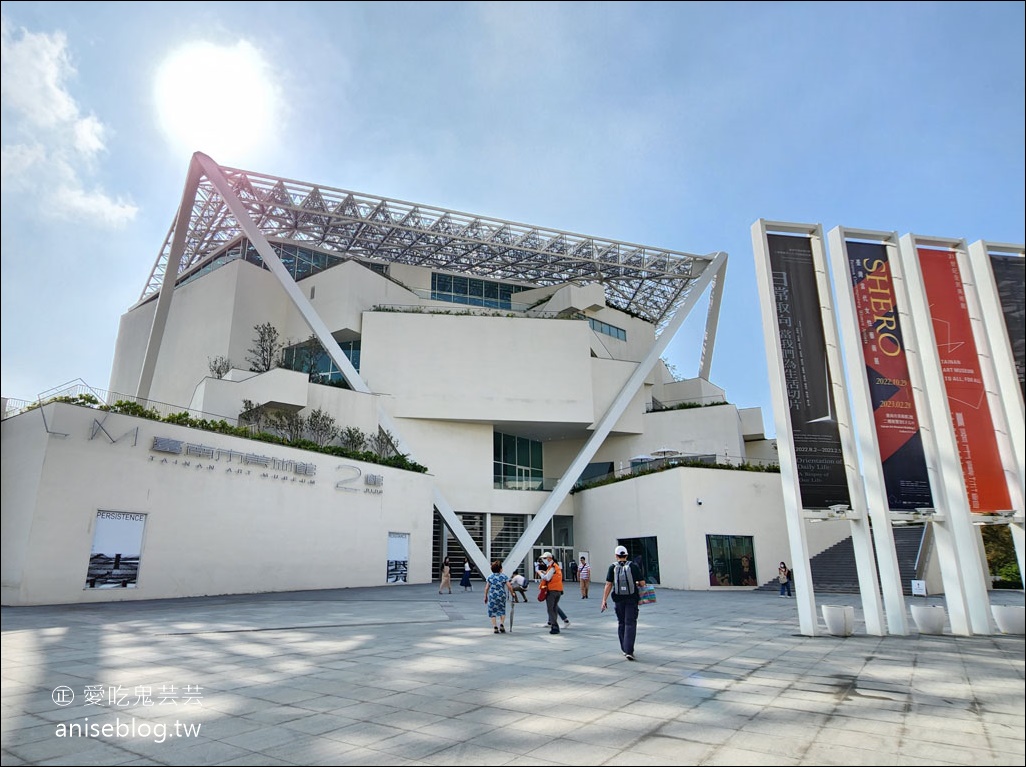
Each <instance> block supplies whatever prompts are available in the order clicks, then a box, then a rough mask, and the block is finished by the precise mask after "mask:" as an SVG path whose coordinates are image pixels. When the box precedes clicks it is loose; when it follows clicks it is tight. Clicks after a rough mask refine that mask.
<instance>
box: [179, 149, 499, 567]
mask: <svg viewBox="0 0 1026 767" xmlns="http://www.w3.org/2000/svg"><path fill="white" fill-rule="evenodd" d="M193 158H194V161H195V162H196V163H198V165H199V167H200V168H202V170H203V171H204V173H205V174H206V176H207V178H208V179H209V181H210V183H211V184H213V186H214V188H215V189H217V191H218V192H219V193H220V195H221V197H222V198H223V199H224V201H225V204H226V205H228V208H229V209H230V210H231V212H232V215H234V216H235V218H236V219H237V220H238V222H239V226H240V227H241V229H242V231H243V232H244V233H245V235H246V236H247V237H248V238H249V240H250V242H251V243H252V244H253V247H254V248H256V251H257V253H259V254H260V257H261V258H262V259H263V260H264V263H265V264H267V266H268V268H269V269H270V270H271V273H272V274H273V275H274V276H275V277H277V278H278V282H279V283H281V286H282V287H283V288H284V289H285V292H286V294H287V295H288V296H289V298H290V299H291V300H292V303H293V304H294V305H295V307H296V308H297V309H298V310H299V312H300V314H301V315H302V316H303V319H305V320H306V322H307V324H308V325H309V326H310V329H311V330H312V331H313V332H314V335H316V336H317V340H318V341H320V343H321V346H323V347H324V349H325V351H326V352H327V353H328V355H329V356H330V357H331V359H332V361H333V362H334V363H335V364H336V365H337V366H338V368H339V371H340V372H341V373H342V375H343V376H344V377H345V379H346V382H347V383H348V384H349V385H350V386H351V387H352V388H353V390H354V391H358V392H363V393H365V394H372V393H373V392H372V391H371V390H370V387H369V386H367V384H366V382H365V381H364V380H363V379H362V378H361V377H360V374H359V373H358V372H356V368H355V367H353V364H352V363H351V362H350V361H349V358H348V357H347V356H346V355H345V353H344V352H343V351H342V348H341V347H340V346H339V345H338V343H337V342H336V341H335V339H334V338H333V337H332V335H331V332H330V331H329V330H328V327H327V325H325V324H324V321H323V320H322V319H321V317H320V315H319V314H317V310H316V309H315V308H314V307H313V304H311V303H310V301H309V300H308V299H307V297H306V295H304V293H303V291H301V290H300V289H299V287H298V286H297V285H296V281H295V280H294V279H292V275H291V274H289V272H288V270H287V269H286V268H285V265H284V264H282V262H281V259H280V258H278V255H277V253H275V252H274V248H272V247H271V244H270V243H269V242H268V241H267V239H266V238H265V237H264V235H263V234H262V233H261V231H260V228H259V227H258V226H257V224H256V222H255V221H253V219H252V218H250V216H249V213H248V212H247V211H246V208H245V206H244V205H243V204H242V202H241V201H240V200H239V198H238V197H237V196H236V195H235V192H234V191H233V190H232V188H231V184H230V183H229V182H228V179H227V178H225V176H224V174H223V173H222V172H221V169H220V168H219V167H218V165H217V164H216V163H215V162H214V161H213V160H211V159H210V158H209V157H207V156H206V155H205V154H202V153H200V152H197V153H196V154H195V155H193ZM176 234H177V233H176ZM378 422H379V424H381V425H382V426H383V427H384V428H385V429H386V431H388V432H389V433H390V434H391V435H392V436H393V437H394V438H395V440H396V441H397V442H398V443H399V444H398V445H397V447H398V448H399V449H400V450H401V451H402V452H403V453H405V454H406V455H409V456H410V457H411V458H412V459H413V460H416V456H414V455H413V454H412V451H411V450H410V449H409V446H408V445H407V444H406V442H405V441H404V440H403V438H402V435H401V434H399V431H398V429H396V428H395V422H394V421H393V420H392V419H391V417H390V416H389V415H388V414H387V413H385V411H384V410H383V409H381V408H378ZM434 502H435V507H436V508H437V509H438V512H439V514H441V516H442V519H443V520H445V524H446V525H447V526H448V527H449V529H450V530H451V531H452V533H453V535H455V536H456V539H457V540H458V541H459V543H460V545H461V546H462V547H463V550H464V551H466V552H467V555H468V556H469V557H470V558H471V560H472V561H473V562H474V564H475V565H476V566H477V569H478V572H482V573H486V572H489V564H488V561H487V560H486V558H485V555H484V553H483V552H482V551H481V549H480V548H479V547H478V545H477V543H475V542H474V539H473V538H472V537H471V535H470V533H469V532H468V531H467V528H466V527H465V526H464V525H463V522H462V521H461V520H460V518H459V517H458V516H457V515H456V512H455V511H454V510H453V508H452V506H451V505H450V504H449V502H448V501H447V500H446V499H445V497H444V496H443V495H442V493H441V491H440V490H439V489H438V488H437V487H435V500H434Z"/></svg>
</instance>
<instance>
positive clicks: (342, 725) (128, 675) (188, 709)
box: [0, 585, 1026, 767]
mask: <svg viewBox="0 0 1026 767" xmlns="http://www.w3.org/2000/svg"><path fill="white" fill-rule="evenodd" d="M436 591H437V587H435V586H430V585H418V586H393V587H382V588H373V589H346V590H338V591H317V592H304V593H296V594H262V595H254V596H233V597H207V598H202V599H180V600H165V601H154V602H135V603H132V602H124V603H114V604H104V605H93V606H79V607H72V606H62V607H30V608H3V609H2V613H0V614H2V620H3V646H2V661H3V666H2V669H3V687H2V689H3V701H2V702H3V730H2V732H3V738H2V741H3V742H2V747H3V764H5V765H7V764H11V765H14V764H76V765H77V764H81V765H87V764H103V765H117V764H190V765H212V764H218V765H221V764H224V765H234V764H239V765H242V764H254V765H255V764H267V765H274V764H304V765H306V764H311V765H312V764H325V765H327V764H381V765H462V764H466V765H506V764H509V765H532V767H537V765H539V764H542V763H550V764H563V765H577V766H578V767H579V766H581V765H599V764H630V765H678V764H686V765H756V764H775V765H777V764H779V765H788V764H806V765H834V764H836V765H861V764H865V765H887V764H901V765H913V764H923V765H944V764H961V765H987V764H993V765H1022V764H1024V759H1026V757H1024V740H1026V716H1024V676H1023V674H1024V638H1023V637H1022V636H1006V635H1000V634H999V635H995V636H985V637H971V638H966V637H954V636H951V635H950V634H945V635H940V636H929V635H919V634H913V635H911V636H907V637H870V636H866V635H865V634H864V627H863V626H862V624H861V623H859V622H858V621H857V622H856V633H855V635H853V636H851V637H845V638H838V637H832V636H821V637H804V636H801V635H799V634H798V633H797V631H798V621H797V615H796V610H795V605H794V601H793V600H787V599H780V598H778V597H777V596H776V595H773V594H766V593H763V592H741V593H738V592H732V593H716V592H679V591H669V590H662V591H660V592H659V603H658V604H657V605H654V606H652V607H645V608H642V616H641V626H640V630H639V639H638V647H637V655H638V660H637V662H635V663H630V662H628V661H626V660H625V659H624V658H623V656H622V655H621V654H620V652H619V648H618V646H617V640H616V618H615V616H613V615H612V613H611V612H609V613H606V614H604V615H601V614H599V601H600V600H599V599H598V598H596V595H595V594H594V593H593V595H592V598H591V599H589V600H587V601H584V600H581V599H580V598H579V597H575V595H574V594H573V593H572V592H567V598H565V600H564V607H565V610H566V612H567V613H568V614H569V617H570V619H571V621H572V625H571V626H570V628H569V629H567V630H565V631H563V633H561V634H560V635H559V636H550V635H549V634H548V633H547V630H546V629H545V628H544V625H543V624H544V622H545V618H544V611H543V607H542V605H540V604H538V603H537V602H530V603H528V604H526V605H525V604H521V605H520V606H519V608H520V609H519V610H518V611H517V613H516V617H515V624H514V630H513V632H512V633H509V634H505V635H499V636H494V635H493V634H492V633H491V628H490V627H489V625H488V619H487V618H486V617H485V609H484V604H483V602H482V596H483V595H482V592H481V586H480V585H478V586H477V587H476V588H475V590H474V591H473V592H472V593H463V592H462V590H461V589H459V588H458V587H457V588H456V589H454V592H455V593H453V594H452V595H451V596H450V595H444V596H439V595H438V594H437V593H436ZM931 600H933V598H931ZM823 601H829V602H830V603H837V604H852V605H854V606H855V607H856V615H859V614H860V610H859V602H858V598H857V597H856V596H854V595H852V596H846V597H837V596H834V595H831V596H830V597H829V598H828V600H821V603H822V602H823ZM910 601H911V600H910ZM992 601H993V602H994V603H995V604H1018V605H1021V604H1023V592H1022V591H1014V592H1006V591H998V592H993V593H992ZM910 623H911V621H910ZM913 631H914V628H913ZM61 686H63V687H65V688H67V689H66V690H64V691H63V692H64V695H65V697H64V698H61V692H60V691H59V692H57V693H56V694H55V692H54V691H55V689H56V688H58V687H61ZM68 693H72V694H73V695H74V700H73V701H71V702H70V703H69V704H68V705H58V704H57V703H56V702H55V700H54V698H55V697H56V698H57V700H59V701H60V702H61V703H66V702H67V701H68V699H69V697H70V696H69V695H68ZM147 700H148V701H149V703H150V705H146V703H147ZM104 727H106V728H107V733H106V734H105V733H104ZM186 727H191V728H198V729H199V732H198V733H197V732H195V730H193V731H192V732H191V733H189V732H187V731H186ZM76 728H77V729H76Z"/></svg>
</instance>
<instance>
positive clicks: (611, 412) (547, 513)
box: [503, 252, 727, 572]
mask: <svg viewBox="0 0 1026 767" xmlns="http://www.w3.org/2000/svg"><path fill="white" fill-rule="evenodd" d="M726 262H727V254H726V253H722V252H721V253H717V254H716V255H715V257H714V258H713V259H712V261H711V262H710V263H708V264H707V265H706V267H705V270H704V271H703V272H702V276H701V277H699V278H698V279H697V280H696V281H695V282H694V284H693V285H692V286H691V288H690V292H689V293H688V297H687V298H686V299H685V300H684V302H683V303H682V304H681V305H680V306H679V307H678V308H677V311H676V313H675V314H674V315H673V317H672V318H671V319H670V321H669V322H668V323H667V324H666V326H665V327H664V328H663V331H662V333H660V334H659V337H658V338H657V339H656V341H655V343H654V344H653V345H652V348H651V349H649V351H648V354H646V355H645V358H644V359H643V360H641V362H639V363H638V366H637V367H636V368H635V369H634V372H633V373H631V375H630V376H629V377H628V378H627V382H626V383H624V385H623V388H621V389H620V393H619V394H617V395H616V397H615V398H614V399H613V401H612V403H610V405H609V407H608V408H607V409H606V412H605V413H604V414H603V416H602V417H601V418H600V419H599V420H598V422H597V423H596V424H595V430H594V431H593V432H592V434H591V436H590V437H589V438H588V441H587V442H585V443H584V447H582V448H581V450H580V452H578V454H577V457H576V458H574V460H573V461H572V462H571V463H570V466H569V467H568V468H567V470H566V471H565V472H563V476H561V477H560V478H559V481H558V482H556V486H555V487H554V488H553V489H552V492H550V493H549V497H548V498H546V499H545V501H544V502H543V503H542V505H541V507H540V508H539V509H538V511H537V513H536V515H535V517H534V519H533V520H531V523H530V524H529V525H528V526H527V529H526V530H524V534H523V535H521V536H520V539H519V540H518V541H517V542H516V543H515V544H514V546H513V548H512V549H511V550H510V552H509V554H508V555H507V556H506V559H505V561H504V562H503V569H505V570H506V571H508V572H511V570H510V568H511V567H515V566H516V564H517V563H518V562H520V561H521V560H523V558H524V557H525V556H526V554H527V551H528V549H530V548H531V546H532V545H533V544H534V542H535V540H536V539H537V538H538V535H539V534H540V533H541V532H542V530H543V529H544V528H545V526H546V525H547V524H548V523H549V522H550V521H551V520H552V517H553V515H554V514H555V513H556V509H558V508H559V505H560V504H561V503H562V502H563V501H564V500H565V499H566V497H567V495H569V494H570V490H571V489H572V488H573V486H574V483H575V482H577V478H578V477H580V476H581V472H582V471H584V469H585V467H586V466H587V465H588V462H589V461H590V460H591V459H592V458H593V457H594V455H595V453H596V452H598V449H599V448H600V447H602V443H603V442H604V441H605V439H606V437H607V436H609V432H610V431H612V429H613V426H614V425H616V422H617V420H618V419H619V418H620V416H621V415H623V412H624V410H626V409H627V405H629V404H630V401H631V399H633V397H634V395H635V394H636V393H637V391H638V389H640V388H641V385H642V384H643V383H644V381H645V378H646V377H647V376H648V374H649V372H650V371H651V370H652V368H653V367H654V366H655V364H656V361H657V360H658V359H659V356H660V355H661V354H662V353H663V351H664V350H665V349H666V346H667V345H668V344H669V343H670V341H671V340H672V339H673V336H674V334H675V333H676V332H677V331H678V330H679V329H680V326H681V325H682V324H683V322H684V319H685V318H686V317H687V315H688V313H689V312H690V311H691V310H692V309H693V308H694V306H695V304H696V303H697V302H698V299H699V298H700V297H701V295H702V293H703V292H704V291H705V289H706V288H707V287H708V286H709V283H710V282H711V281H712V280H713V278H715V277H716V275H717V274H719V273H720V271H721V270H722V269H723V266H724V265H725V264H726Z"/></svg>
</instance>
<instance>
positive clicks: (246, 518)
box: [2, 404, 433, 605]
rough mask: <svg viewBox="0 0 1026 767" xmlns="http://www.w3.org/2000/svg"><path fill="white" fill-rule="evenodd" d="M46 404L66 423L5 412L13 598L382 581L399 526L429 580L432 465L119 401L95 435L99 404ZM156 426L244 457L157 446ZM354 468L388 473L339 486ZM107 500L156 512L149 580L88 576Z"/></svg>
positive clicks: (6, 583) (7, 547)
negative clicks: (300, 471)
mask: <svg viewBox="0 0 1026 767" xmlns="http://www.w3.org/2000/svg"><path fill="white" fill-rule="evenodd" d="M46 412H47V419H48V421H49V423H50V428H51V430H52V431H55V432H63V433H66V434H67V435H68V436H66V437H59V436H55V435H49V436H48V435H46V433H45V432H44V430H43V420H42V418H41V417H40V415H39V414H38V413H34V412H29V413H25V414H22V415H20V416H16V417H14V418H9V419H5V420H4V421H3V427H2V429H3V431H2V444H3V462H2V465H3V505H4V512H3V540H2V547H3V568H4V569H3V604H5V605H15V604H60V603H73V602H94V601H110V600H122V599H160V598H168V597H186V596H202V595H213V594H232V593H255V592H277V591H291V590H303V589H321V588H341V587H356V586H376V585H383V584H384V583H385V582H386V562H387V546H388V534H389V532H400V533H409V535H410V539H409V540H410V570H409V582H411V583H425V582H429V581H430V580H431V576H432V572H431V571H432V567H431V546H432V539H431V536H432V520H433V511H432V509H433V494H432V480H431V478H430V477H427V476H425V475H423V474H417V473H415V472H408V471H401V470H398V469H393V468H389V467H385V466H378V465H374V464H366V463H360V462H356V461H349V460H347V459H341V458H337V457H333V456H328V455H324V454H320V453H311V452H305V451H301V450H296V449H293V448H288V447H283V446H280V445H273V444H269V443H263V442H257V441H253V440H244V439H240V438H236V437H227V436H224V435H220V434H213V433H210V432H202V431H198V430H195V429H187V428H185V427H181V426H174V425H171V424H166V423H161V422H156V421H148V420H146V419H140V418H132V417H129V416H123V415H117V414H106V415H107V417H106V420H104V421H103V423H104V427H105V428H106V430H107V432H108V433H109V434H111V435H112V436H113V437H114V439H115V440H117V441H116V442H114V443H111V441H110V440H109V439H108V438H107V437H105V436H104V435H103V434H102V433H100V434H98V435H97V436H96V438H94V439H90V438H89V437H90V433H91V426H92V423H93V419H94V418H97V417H98V418H100V419H103V417H104V415H105V414H104V413H102V412H100V411H95V410H92V409H89V408H83V407H75V406H72V405H64V404H53V405H48V406H46ZM136 428H138V429H139V433H138V439H137V440H135V439H134V432H133V430H134V429H136ZM41 435H42V436H41ZM154 437H166V438H172V439H177V440H182V441H184V442H185V443H188V444H202V445H204V446H208V447H216V448H220V449H222V450H228V449H231V450H234V451H236V457H235V460H234V461H233V462H229V461H228V460H226V459H224V458H223V457H219V458H217V459H205V458H197V457H195V456H186V455H177V456H176V455H172V454H169V453H164V452H158V451H154V450H152V449H151V446H152V444H153V438H154ZM133 442H134V443H135V444H133ZM244 453H253V454H258V455H264V456H269V457H272V458H275V459H281V460H291V461H297V462H304V463H313V464H314V465H315V466H316V474H315V475H313V476H312V477H309V476H299V475H296V474H294V473H291V474H290V473H288V472H286V471H275V470H274V469H265V468H264V467H261V466H259V465H258V464H245V463H241V462H240V459H239V457H240V456H241V455H242V454H244ZM176 459H177V460H178V461H179V463H178V464H175V463H174V461H175V460H176ZM185 461H189V463H190V465H189V466H188V467H187V466H185ZM353 467H355V469H359V470H360V471H361V472H363V474H364V475H365V474H367V473H372V474H377V475H381V476H382V477H383V483H382V484H381V485H380V486H367V485H365V484H364V483H362V482H359V481H357V482H355V483H350V484H348V485H345V486H346V487H351V488H353V489H354V490H355V492H348V491H344V490H340V489H337V487H336V482H337V481H338V480H339V479H340V478H343V479H344V478H349V477H353V476H355V469H354V468H353ZM239 469H241V470H242V471H243V472H247V471H248V472H249V473H243V474H237V473H234V470H239ZM230 472H231V473H230ZM265 473H266V474H267V475H268V476H262V475H263V474H265ZM274 475H277V476H278V478H275V476H274ZM303 480H306V481H303ZM311 480H312V481H311ZM377 490H380V491H381V492H380V493H378V492H376V491H377ZM100 510H105V511H121V512H132V513H140V514H146V515H147V520H146V527H145V535H144V538H143V548H142V556H141V565H140V570H139V583H138V588H128V589H86V588H84V586H85V578H86V571H87V568H88V561H89V556H90V552H91V548H92V542H93V531H94V525H95V520H96V513H97V511H100Z"/></svg>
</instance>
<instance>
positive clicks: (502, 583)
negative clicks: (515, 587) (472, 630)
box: [484, 560, 512, 634]
mask: <svg viewBox="0 0 1026 767" xmlns="http://www.w3.org/2000/svg"><path fill="white" fill-rule="evenodd" d="M510 593H512V592H511V589H510V585H509V576H507V575H506V574H505V573H503V572H502V563H501V562H499V561H498V560H496V561H494V562H492V574H491V575H489V576H488V577H487V578H486V579H485V593H484V601H485V604H486V605H488V617H489V618H491V619H492V633H494V634H505V633H506V597H507V596H508V595H509V594H510ZM496 618H498V619H499V625H498V626H496V625H495V619H496Z"/></svg>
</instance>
